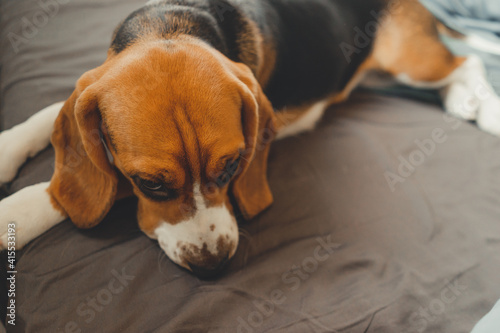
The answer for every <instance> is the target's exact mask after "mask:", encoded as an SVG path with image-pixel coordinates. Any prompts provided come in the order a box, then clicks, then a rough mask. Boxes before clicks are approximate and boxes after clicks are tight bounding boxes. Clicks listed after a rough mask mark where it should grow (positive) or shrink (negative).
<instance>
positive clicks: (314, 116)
mask: <svg viewBox="0 0 500 333" xmlns="http://www.w3.org/2000/svg"><path fill="white" fill-rule="evenodd" d="M327 106H328V102H327V101H320V102H317V103H315V104H314V105H313V106H311V108H309V110H307V111H306V112H305V114H304V115H303V116H302V117H300V118H299V119H297V120H296V121H294V122H292V123H290V124H289V125H286V126H285V127H283V128H281V129H280V130H279V132H278V135H276V140H280V139H283V138H286V137H288V136H293V135H297V134H299V133H302V132H306V131H312V130H313V129H314V128H315V127H316V124H317V123H318V121H319V120H320V119H321V117H322V116H323V114H324V113H325V109H326V107H327Z"/></svg>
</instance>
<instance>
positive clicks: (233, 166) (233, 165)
mask: <svg viewBox="0 0 500 333" xmlns="http://www.w3.org/2000/svg"><path fill="white" fill-rule="evenodd" d="M240 161H241V158H238V159H236V160H234V161H228V162H227V163H226V167H225V168H224V171H223V172H222V173H221V174H220V175H219V177H217V185H218V186H219V187H223V186H226V185H227V184H228V183H229V182H230V181H231V179H232V178H233V177H234V175H236V173H237V172H238V168H239V166H240Z"/></svg>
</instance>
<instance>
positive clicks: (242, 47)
mask: <svg viewBox="0 0 500 333" xmlns="http://www.w3.org/2000/svg"><path fill="white" fill-rule="evenodd" d="M384 6H385V1H382V0H368V1H367V0H354V1H335V0H329V1H327V0H294V1H285V0H260V1H251V2H249V1H242V0H233V1H220V0H195V1H193V0H162V1H151V2H150V3H149V4H148V5H147V6H145V7H143V8H141V9H139V10H137V11H135V12H134V13H132V14H131V15H130V16H129V17H128V18H127V19H126V20H125V21H124V22H123V23H122V24H121V25H120V26H119V27H118V28H117V30H116V32H115V36H114V38H113V42H112V45H111V49H112V50H113V51H114V52H116V53H119V52H122V51H123V50H124V49H125V48H126V47H127V46H128V45H130V44H132V43H134V42H135V41H137V40H140V39H144V35H147V34H151V35H156V36H157V37H159V38H165V39H171V38H175V37H176V36H178V35H180V34H188V35H192V36H194V37H197V38H200V39H202V40H204V41H206V42H207V43H209V44H210V45H212V46H213V47H214V48H216V49H217V50H219V51H221V52H222V53H223V54H225V55H226V56H228V57H229V58H230V59H232V60H235V61H240V62H243V63H245V64H247V65H248V66H249V67H250V68H252V69H254V70H256V68H257V67H258V66H259V64H258V62H259V61H261V60H259V59H258V57H257V53H258V52H259V50H257V49H255V48H254V45H255V44H254V42H255V40H256V39H262V40H263V42H264V47H265V49H266V52H265V53H266V55H265V57H266V61H267V62H268V63H269V64H268V66H267V67H269V68H268V72H269V74H268V75H266V78H265V79H261V80H260V81H261V84H262V86H263V88H264V90H265V92H266V95H267V96H268V98H269V99H270V101H271V102H272V103H273V105H274V107H275V108H276V109H281V108H283V107H285V106H296V105H300V104H303V103H306V102H310V101H314V100H319V99H322V98H324V97H326V96H327V95H329V94H331V93H332V92H338V91H341V90H342V89H343V88H344V87H345V86H346V84H347V83H348V81H349V80H350V79H351V77H352V76H353V74H354V72H355V71H356V69H357V68H358V67H359V66H360V65H361V63H362V62H363V61H364V60H365V59H366V57H367V56H368V54H369V53H370V51H371V46H372V43H373V38H368V39H366V38H365V40H363V43H364V45H363V47H362V48H361V49H360V50H359V51H357V52H353V53H352V55H351V57H350V58H349V59H347V58H346V55H345V50H344V49H343V48H342V45H353V43H354V41H355V39H356V38H357V36H359V32H358V31H359V30H358V29H361V30H362V31H364V30H365V27H366V26H367V24H368V23H369V22H371V21H372V22H375V21H376V20H377V18H378V15H379V14H380V12H381V11H382V10H383V9H384ZM251 25H255V26H256V27H258V30H257V31H256V30H255V29H252V27H251ZM373 27H374V28H376V24H374V25H373ZM363 34H364V33H363ZM270 57H271V58H272V59H270ZM263 81H265V82H263Z"/></svg>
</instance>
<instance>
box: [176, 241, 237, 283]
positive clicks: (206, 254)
mask: <svg viewBox="0 0 500 333" xmlns="http://www.w3.org/2000/svg"><path fill="white" fill-rule="evenodd" d="M232 248H233V242H227V241H226V240H225V239H224V238H223V237H222V236H221V237H219V239H218V240H217V254H216V255H215V254H213V253H211V252H210V251H209V250H208V246H207V244H206V243H204V244H203V248H201V249H200V248H199V247H197V246H195V245H192V244H191V245H187V246H183V247H182V250H183V252H184V253H185V255H184V261H185V263H186V264H187V266H188V267H189V268H190V269H191V271H192V272H193V273H194V274H196V275H197V276H198V277H200V278H203V279H210V278H214V277H216V276H218V275H220V274H221V272H222V271H223V269H224V267H225V266H226V264H227V262H228V261H229V254H230V253H231V249H232Z"/></svg>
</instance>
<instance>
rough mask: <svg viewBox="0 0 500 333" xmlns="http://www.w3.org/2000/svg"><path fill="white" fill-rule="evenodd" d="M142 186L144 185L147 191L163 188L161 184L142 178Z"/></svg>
mask: <svg viewBox="0 0 500 333" xmlns="http://www.w3.org/2000/svg"><path fill="white" fill-rule="evenodd" d="M142 187H144V188H145V189H146V190H148V191H153V192H156V191H160V190H161V189H163V184H160V183H155V182H152V181H150V180H143V181H142Z"/></svg>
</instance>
